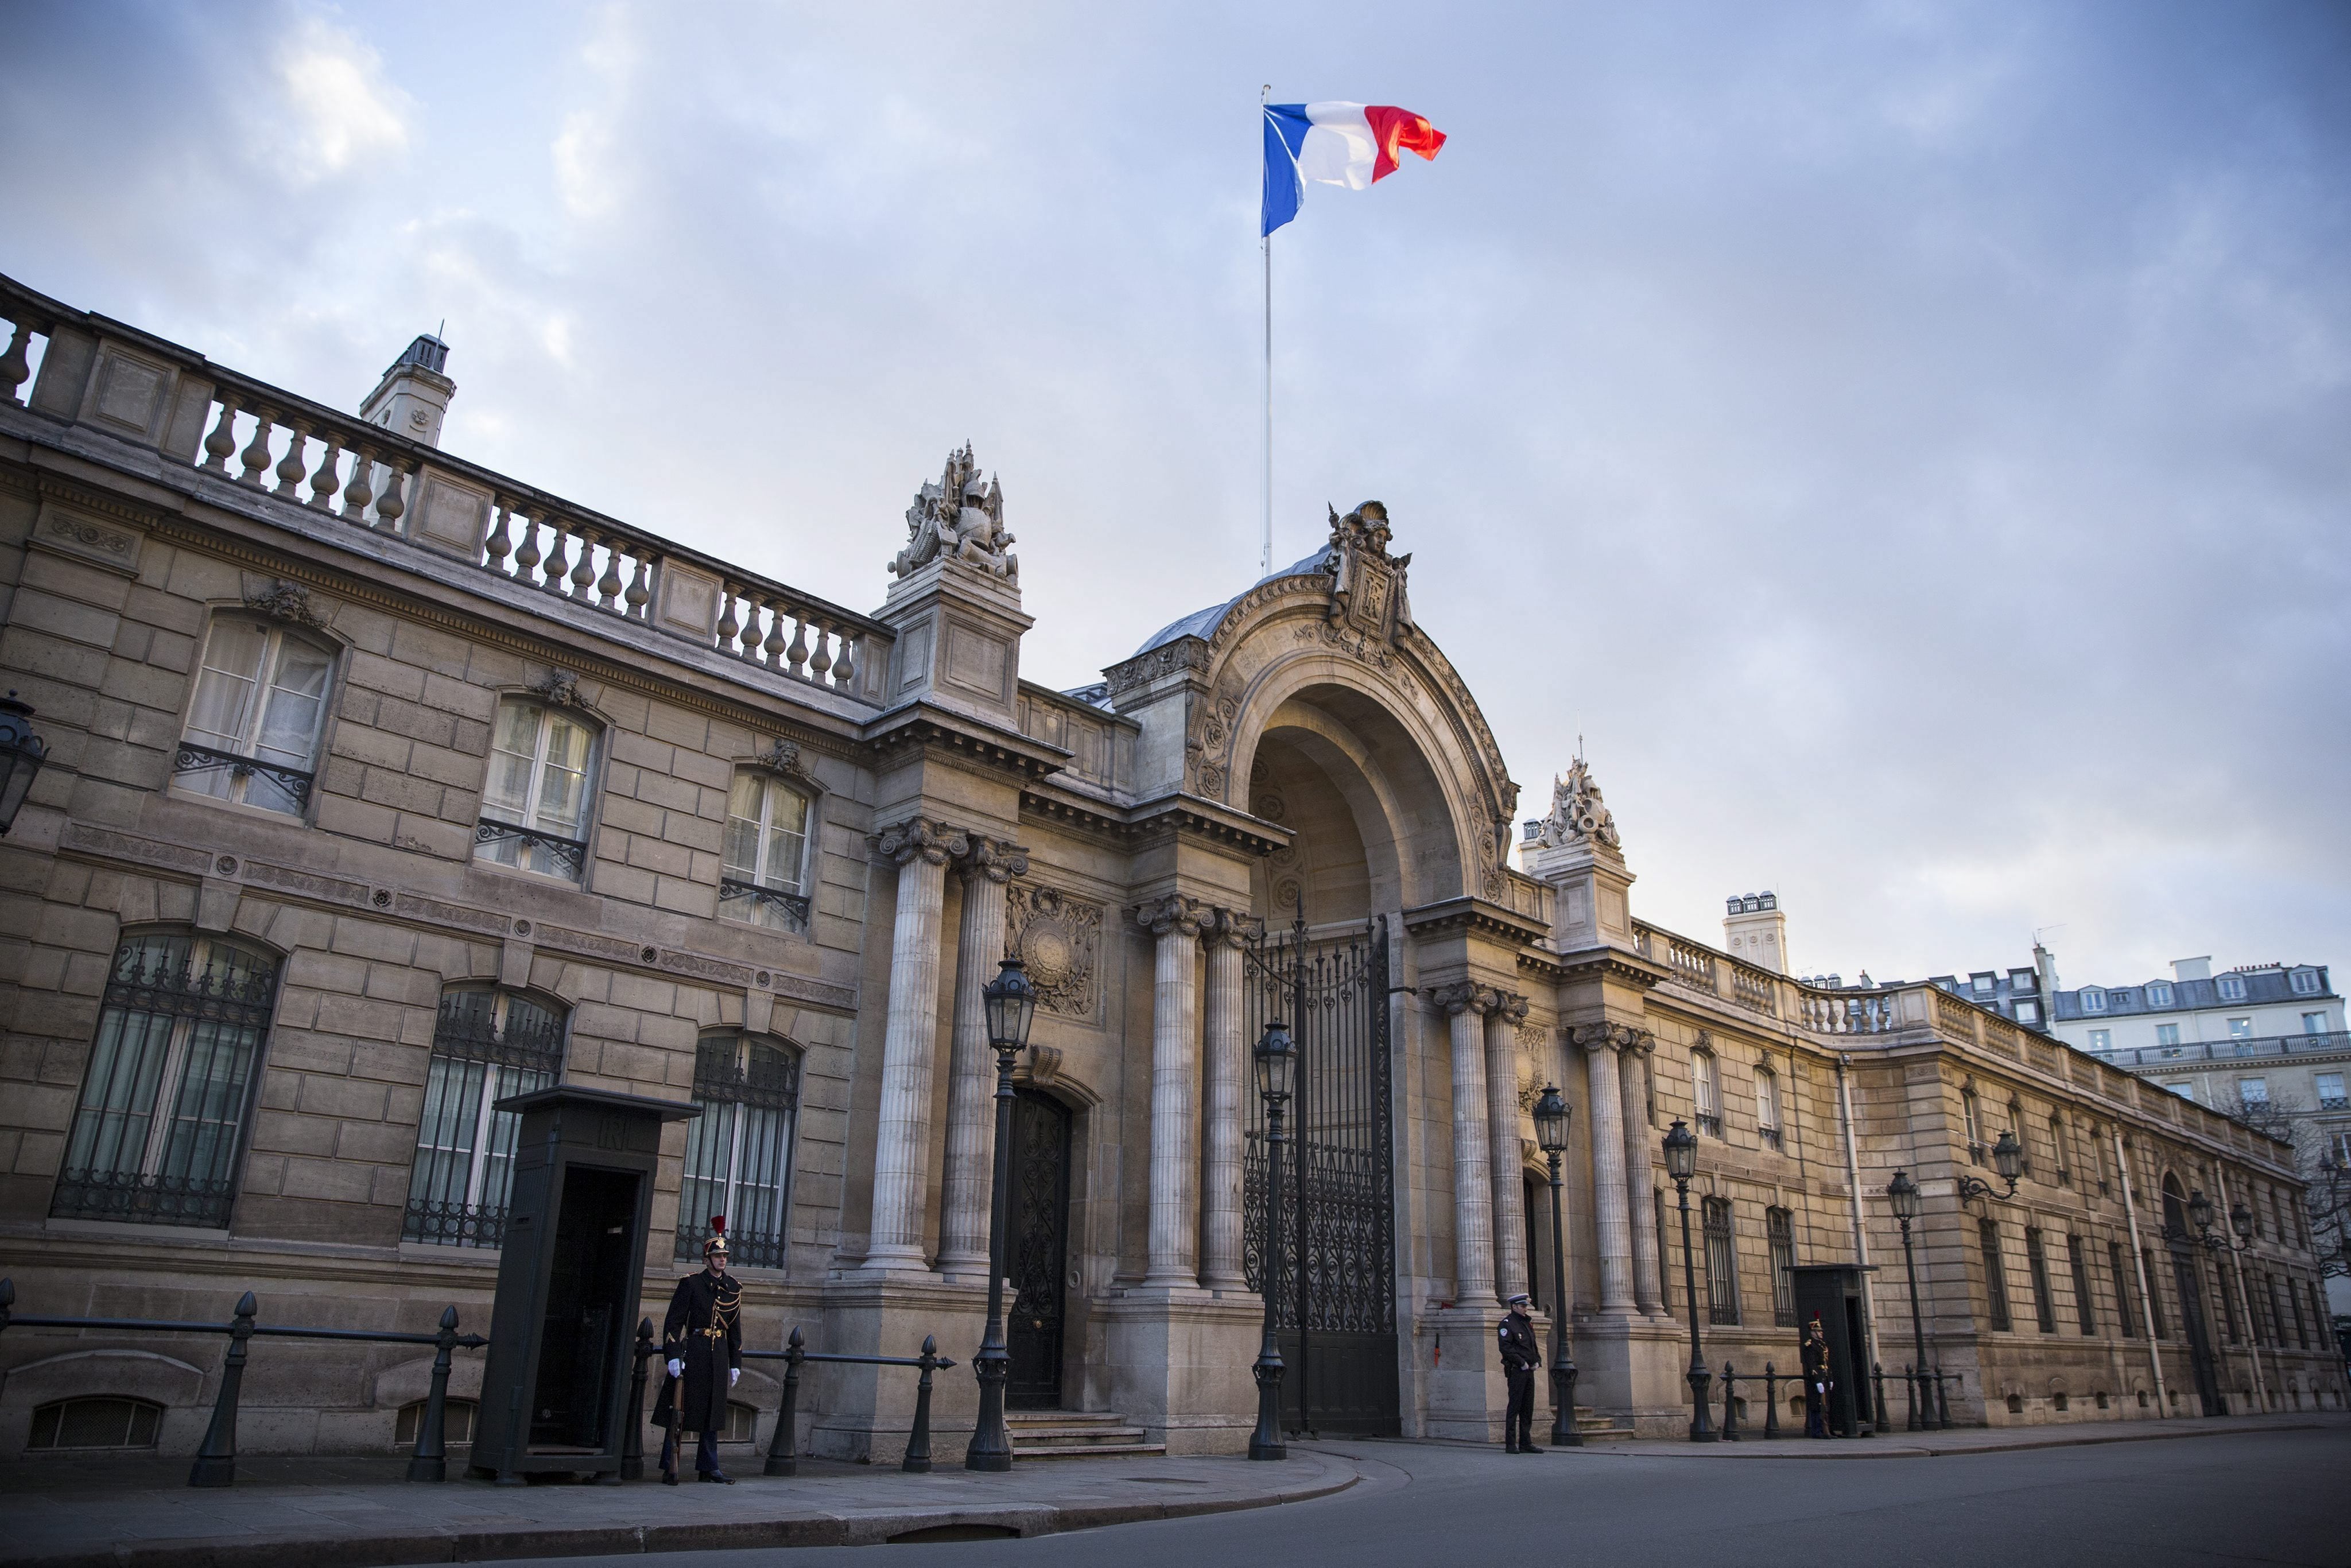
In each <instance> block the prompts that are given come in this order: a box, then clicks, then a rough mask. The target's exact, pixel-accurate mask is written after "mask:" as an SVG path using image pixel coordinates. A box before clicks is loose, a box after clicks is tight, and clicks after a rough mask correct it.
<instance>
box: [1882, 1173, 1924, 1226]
mask: <svg viewBox="0 0 2351 1568" xmlns="http://www.w3.org/2000/svg"><path fill="white" fill-rule="evenodd" d="M1886 1201H1887V1202H1889V1203H1891V1204H1892V1205H1893V1206H1894V1218H1896V1219H1899V1220H1901V1221H1903V1222H1904V1223H1905V1224H1907V1223H1908V1222H1909V1221H1911V1220H1913V1219H1916V1218H1918V1184H1917V1182H1915V1181H1912V1180H1911V1179H1910V1173H1909V1172H1908V1171H1896V1172H1895V1173H1894V1179H1893V1180H1892V1181H1890V1182H1887V1183H1886Z"/></svg>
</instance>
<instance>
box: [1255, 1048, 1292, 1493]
mask: <svg viewBox="0 0 2351 1568" xmlns="http://www.w3.org/2000/svg"><path fill="white" fill-rule="evenodd" d="M1249 1054H1250V1056H1251V1057H1252V1058H1254V1059H1255V1061H1256V1063H1257V1092H1258V1093H1259V1095H1261V1096H1263V1097H1264V1100H1265V1250H1264V1252H1263V1253H1262V1255H1261V1256H1262V1258H1263V1269H1264V1274H1265V1277H1264V1279H1263V1280H1261V1281H1259V1283H1260V1284H1261V1285H1262V1286H1263V1287H1264V1295H1265V1334H1264V1337H1263V1338H1261V1339H1260V1340H1259V1342H1258V1347H1257V1364H1256V1365H1255V1366H1253V1367H1251V1368H1249V1375H1251V1376H1253V1377H1255V1378H1256V1379H1257V1430H1256V1431H1255V1432H1252V1433H1250V1434H1249V1458H1252V1459H1286V1458H1290V1448H1289V1446H1288V1445H1287V1444H1285V1443H1284V1442H1282V1440H1281V1374H1282V1364H1281V1340H1280V1335H1279V1334H1278V1333H1277V1332H1276V1329H1275V1326H1274V1302H1275V1301H1278V1300H1280V1289H1281V1285H1280V1281H1281V1108H1282V1107H1283V1106H1284V1105H1285V1104H1287V1103H1289V1100H1290V1079H1291V1076H1292V1074H1293V1073H1294V1071H1296V1069H1297V1066H1298V1052H1297V1051H1296V1050H1295V1049H1293V1048H1292V1046H1291V1044H1290V1030H1287V1029H1285V1028H1284V1027H1283V1026H1282V1024H1281V1022H1280V1020H1279V1019H1276V1020H1275V1021H1274V1022H1272V1023H1270V1024H1268V1025H1266V1026H1265V1033H1264V1034H1263V1035H1262V1036H1260V1037H1259V1040H1258V1042H1257V1044H1256V1045H1255V1046H1253V1047H1251V1048H1250V1051H1249Z"/></svg>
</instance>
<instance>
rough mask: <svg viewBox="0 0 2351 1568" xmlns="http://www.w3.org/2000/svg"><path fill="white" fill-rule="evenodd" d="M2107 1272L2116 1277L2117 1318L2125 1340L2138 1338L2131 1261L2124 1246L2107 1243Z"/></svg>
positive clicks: (2118, 1243) (2115, 1242)
mask: <svg viewBox="0 0 2351 1568" xmlns="http://www.w3.org/2000/svg"><path fill="white" fill-rule="evenodd" d="M2106 1271H2107V1272H2108V1273H2110V1274H2112V1275H2113V1276H2114V1277H2115V1316H2116V1318H2117V1319H2119V1320H2120V1321H2121V1323H2122V1331H2123V1338H2125V1339H2137V1338H2138V1313H2137V1312H2133V1311H2132V1310H2131V1291H2132V1288H2133V1286H2132V1281H2131V1277H2130V1261H2129V1260H2127V1259H2126V1258H2125V1257H2124V1256H2123V1244H2122V1243H2121V1242H2119V1241H2109V1242H2107V1243H2106Z"/></svg>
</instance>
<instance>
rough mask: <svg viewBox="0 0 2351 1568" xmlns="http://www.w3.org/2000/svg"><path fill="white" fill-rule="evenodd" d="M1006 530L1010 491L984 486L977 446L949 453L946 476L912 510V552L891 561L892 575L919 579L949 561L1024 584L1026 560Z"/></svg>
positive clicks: (1016, 584) (921, 494)
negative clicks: (940, 562)
mask: <svg viewBox="0 0 2351 1568" xmlns="http://www.w3.org/2000/svg"><path fill="white" fill-rule="evenodd" d="M1012 543H1013V539H1012V535H1011V533H1010V532H1009V531H1008V530H1007V529H1006V528H1005V527H1004V492H1003V489H1002V488H1001V487H1000V486H998V483H997V482H996V480H994V479H988V480H987V481H986V482H985V483H983V482H982V481H981V479H980V476H979V465H978V463H977V461H975V460H974V458H973V457H972V455H971V443H969V442H965V443H964V444H963V446H962V447H961V448H960V449H959V450H957V451H954V452H950V453H948V454H947V465H946V472H944V473H943V474H941V475H940V476H939V477H938V478H937V479H936V480H935V481H934V482H932V483H928V484H925V486H923V487H922V488H921V489H920V490H917V491H916V492H914V505H913V506H911V507H907V508H906V548H905V549H902V550H900V551H899V552H898V553H897V554H896V555H895V556H893V558H892V559H891V561H890V571H891V574H892V575H893V576H894V577H898V578H906V577H911V576H913V575H914V573H915V572H917V571H920V570H922V569H923V568H925V567H926V566H928V565H930V564H931V562H933V561H935V560H938V559H947V560H952V561H956V562H957V563H959V564H961V565H963V566H967V567H969V568H971V569H972V570H975V571H979V572H984V573H986V574H987V575H988V576H990V577H995V578H1000V579H1002V580H1004V581H1005V582H1006V583H1007V584H1008V585H1009V586H1010V587H1013V588H1019V586H1020V558H1019V556H1017V555H1014V554H1013V553H1012Z"/></svg>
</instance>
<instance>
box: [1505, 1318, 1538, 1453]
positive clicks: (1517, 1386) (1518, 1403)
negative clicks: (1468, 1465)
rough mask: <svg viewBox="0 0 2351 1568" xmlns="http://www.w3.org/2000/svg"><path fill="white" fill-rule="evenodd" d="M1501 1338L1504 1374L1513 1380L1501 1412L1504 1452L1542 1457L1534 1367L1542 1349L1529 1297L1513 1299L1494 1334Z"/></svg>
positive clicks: (1536, 1365)
mask: <svg viewBox="0 0 2351 1568" xmlns="http://www.w3.org/2000/svg"><path fill="white" fill-rule="evenodd" d="M1495 1332H1496V1333H1499V1335H1500V1336H1501V1342H1502V1371H1503V1372H1504V1373H1505V1374H1507V1375H1509V1377H1510V1407H1509V1408H1508V1409H1506V1410H1505V1411H1503V1413H1502V1451H1503V1452H1504V1453H1506V1454H1540V1453H1541V1452H1542V1450H1541V1448H1536V1447H1535V1434H1534V1423H1535V1368H1536V1367H1538V1366H1541V1364H1542V1350H1541V1347H1540V1346H1538V1345H1537V1344H1536V1343H1535V1325H1534V1320H1532V1319H1531V1318H1530V1317H1528V1316H1527V1298H1526V1297H1525V1296H1524V1295H1516V1296H1512V1297H1511V1298H1510V1312H1509V1313H1508V1314H1507V1315H1506V1316H1505V1317H1504V1318H1503V1319H1502V1326H1501V1327H1500V1328H1499V1329H1498V1330H1496V1331H1495Z"/></svg>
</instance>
